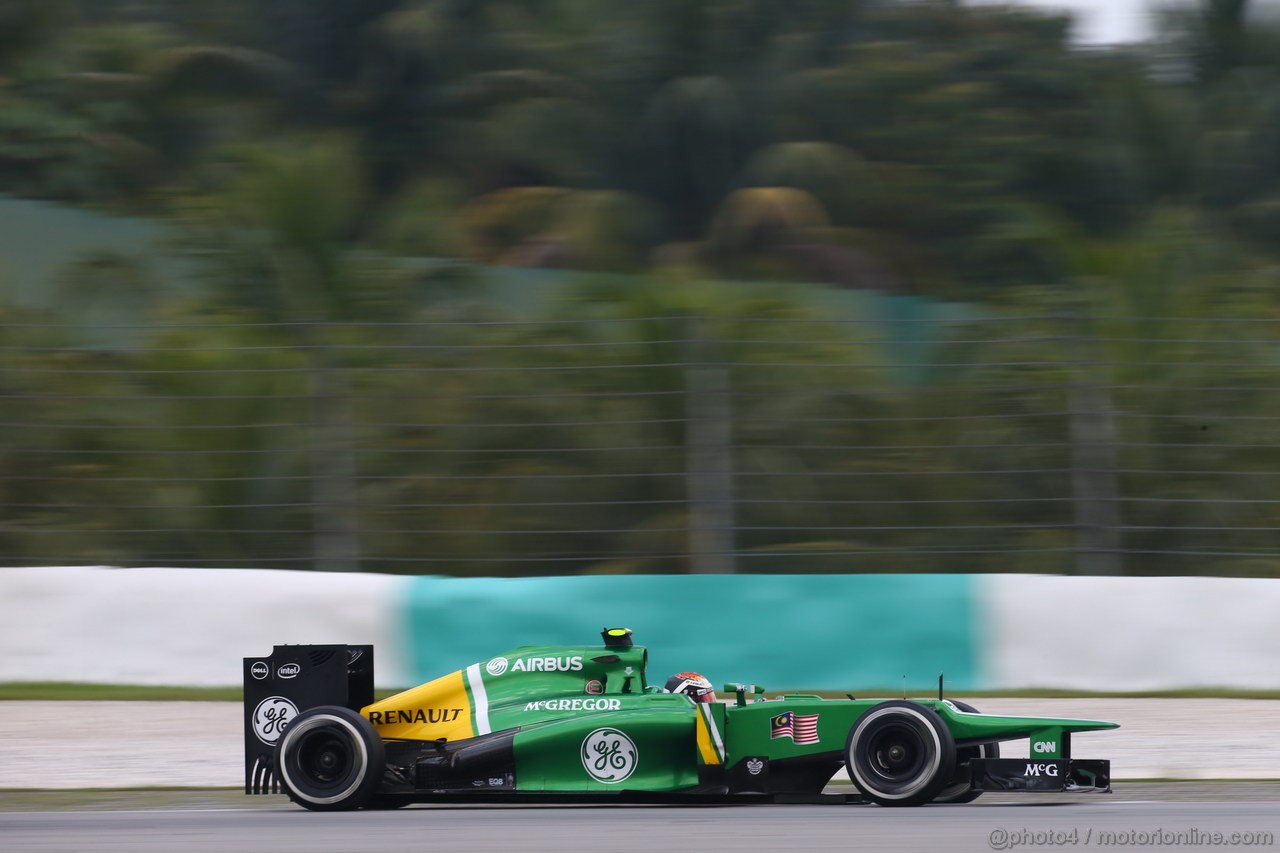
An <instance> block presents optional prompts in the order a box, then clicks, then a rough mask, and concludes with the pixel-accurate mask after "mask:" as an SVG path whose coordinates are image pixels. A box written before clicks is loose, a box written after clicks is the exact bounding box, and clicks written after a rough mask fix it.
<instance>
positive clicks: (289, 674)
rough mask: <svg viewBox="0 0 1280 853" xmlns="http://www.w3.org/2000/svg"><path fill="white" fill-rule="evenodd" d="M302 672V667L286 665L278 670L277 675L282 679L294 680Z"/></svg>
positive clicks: (291, 664) (292, 664) (293, 664)
mask: <svg viewBox="0 0 1280 853" xmlns="http://www.w3.org/2000/svg"><path fill="white" fill-rule="evenodd" d="M300 672H302V667H300V666H298V665H297V664H296V663H286V664H284V665H282V666H280V667H277V668H276V675H277V676H279V677H280V678H294V677H296V676H297V674H298V673H300Z"/></svg>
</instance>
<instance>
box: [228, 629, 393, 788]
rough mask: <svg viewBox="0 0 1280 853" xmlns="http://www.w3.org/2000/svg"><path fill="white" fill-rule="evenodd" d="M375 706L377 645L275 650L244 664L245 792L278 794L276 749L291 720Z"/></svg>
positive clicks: (247, 659)
mask: <svg viewBox="0 0 1280 853" xmlns="http://www.w3.org/2000/svg"><path fill="white" fill-rule="evenodd" d="M372 703H373V646H346V645H330V646H276V647H275V649H274V650H273V651H272V652H271V655H270V656H269V657H265V658H245V659H244V792H245V793H246V794H275V793H279V791H280V783H279V781H278V780H277V779H276V778H275V771H274V763H275V745H276V741H277V740H279V738H280V734H281V733H282V732H283V731H284V727H285V726H286V725H288V723H289V721H290V720H292V719H293V718H294V717H296V716H297V715H298V714H299V712H301V711H305V710H307V709H308V708H314V707H316V706H317V705H341V706H343V707H345V708H350V709H351V710H353V711H359V710H360V709H361V708H363V707H365V706H366V705H370V704H372Z"/></svg>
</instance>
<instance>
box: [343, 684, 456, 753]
mask: <svg viewBox="0 0 1280 853" xmlns="http://www.w3.org/2000/svg"><path fill="white" fill-rule="evenodd" d="M360 713H361V714H364V716H366V717H368V718H369V722H371V723H373V725H374V728H376V729H377V730H378V734H380V735H382V736H383V737H384V738H408V739H412V740H438V739H440V738H445V739H447V740H462V739H464V738H470V737H475V736H476V731H475V725H474V722H473V720H472V713H471V697H470V696H469V695H468V694H467V688H466V682H465V680H464V678H463V672H462V671H461V670H459V671H458V672H452V673H450V674H448V675H445V676H442V677H440V678H437V679H436V680H434V681H428V682H427V683H426V684H423V685H421V686H419V687H414V688H413V689H411V690H406V691H404V692H403V693H397V694H396V695H394V696H389V697H387V698H386V699H383V700H382V701H381V702H374V703H373V704H372V705H368V706H366V707H364V708H362V709H361V711H360Z"/></svg>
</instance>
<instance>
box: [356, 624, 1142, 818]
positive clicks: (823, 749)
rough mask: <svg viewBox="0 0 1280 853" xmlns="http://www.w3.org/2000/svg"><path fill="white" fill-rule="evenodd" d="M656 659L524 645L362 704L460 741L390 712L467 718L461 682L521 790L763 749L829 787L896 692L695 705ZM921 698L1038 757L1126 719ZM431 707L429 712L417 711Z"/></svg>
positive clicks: (739, 757) (686, 776)
mask: <svg viewBox="0 0 1280 853" xmlns="http://www.w3.org/2000/svg"><path fill="white" fill-rule="evenodd" d="M647 661H648V654H647V652H646V650H645V649H644V648H643V647H641V646H630V647H623V648H620V647H617V646H611V647H607V646H581V647H577V646H573V647H570V646H522V647H520V648H517V649H513V650H512V651H509V652H507V653H505V654H503V655H500V656H498V657H496V658H492V659H490V660H489V661H486V662H482V663H478V664H474V665H472V666H470V667H468V668H467V669H465V670H462V671H460V672H459V673H453V674H452V675H450V676H446V677H444V678H441V679H438V680H437V681H434V682H430V683H428V684H427V685H423V686H422V687H419V688H414V690H411V691H406V692H405V693H403V694H399V695H397V696H393V697H391V698H389V699H386V700H383V701H382V702H378V703H375V704H374V705H371V706H368V707H367V708H365V709H363V713H364V714H365V716H367V717H369V718H370V720H371V721H373V722H374V723H375V726H377V727H378V728H379V729H380V730H381V733H382V735H383V737H384V738H388V739H395V738H400V739H410V740H420V741H440V742H443V741H445V740H449V739H450V738H452V739H454V741H455V742H456V740H457V739H458V738H463V739H465V738H466V733H463V734H461V735H459V734H458V733H457V731H456V730H454V729H451V730H449V731H450V734H449V735H447V736H445V735H439V734H433V733H432V732H431V731H430V730H429V729H426V730H424V733H421V734H414V733H406V730H405V728H404V726H399V727H393V726H391V725H390V724H389V723H387V724H385V725H384V724H380V721H386V720H391V719H403V718H404V716H403V714H402V715H400V717H398V718H397V717H396V712H397V711H398V710H405V713H408V714H410V715H418V716H419V718H421V719H425V718H435V719H440V718H443V719H450V718H451V717H450V715H453V716H457V717H459V719H461V720H463V721H465V720H466V719H467V717H466V716H465V715H462V716H459V715H457V714H454V712H453V710H452V709H451V708H450V707H449V705H450V704H453V705H460V704H461V703H460V702H459V701H455V700H453V699H448V698H444V697H446V696H447V695H453V694H447V691H448V690H454V691H455V693H456V691H458V689H459V685H465V692H466V697H465V701H466V703H467V704H469V708H467V709H466V712H467V714H469V717H470V720H471V724H470V726H469V729H470V736H471V737H472V738H474V739H476V741H477V742H480V741H481V740H483V739H486V738H487V739H496V738H500V737H504V733H506V735H507V736H510V738H511V744H510V745H511V750H512V755H513V758H514V762H513V763H514V773H513V777H514V778H513V780H512V783H513V785H514V789H515V790H517V791H530V792H534V791H537V792H574V793H577V792H593V791H599V792H606V791H608V792H619V791H622V790H626V791H651V792H679V791H695V790H698V789H700V788H706V787H707V785H708V779H723V778H728V777H730V776H732V775H734V774H741V773H743V772H745V770H744V768H746V767H747V766H748V765H750V766H751V767H752V768H758V767H760V765H761V764H762V763H766V764H768V765H770V766H776V767H787V766H793V767H803V768H808V769H807V770H806V771H805V772H806V773H808V774H809V775H810V776H812V777H813V778H814V779H817V780H818V781H817V782H816V784H817V786H818V789H819V790H820V788H821V785H822V784H825V782H826V781H827V780H828V779H829V778H830V775H831V773H833V772H834V771H835V770H836V769H838V767H839V765H841V764H843V763H844V750H845V746H846V741H847V739H848V737H849V732H850V730H851V729H852V728H853V726H854V724H855V722H856V721H857V720H858V718H859V717H860V716H861V715H862V714H863V713H864V712H866V711H867V710H868V709H870V708H872V707H873V706H875V705H878V704H879V703H880V702H882V701H884V700H883V699H822V698H819V697H816V696H808V695H798V694H789V695H781V696H777V697H772V698H763V697H760V698H757V697H758V696H759V693H757V692H756V691H753V690H752V689H751V688H743V689H740V690H737V691H730V695H729V697H728V698H729V701H728V702H720V703H716V704H713V705H696V704H695V703H694V702H693V701H692V700H691V699H689V698H688V697H686V696H684V695H682V694H670V693H663V692H661V689H660V688H659V687H656V686H652V685H650V684H649V682H648V681H647V677H646V664H647ZM433 685H439V687H438V688H435V687H433ZM451 685H453V686H451ZM459 696H460V694H459ZM722 698H724V697H722ZM433 703H434V704H433ZM919 704H921V705H925V706H927V707H930V708H932V709H933V710H934V711H936V712H937V714H938V716H939V717H940V718H941V719H942V720H943V721H944V722H945V724H946V726H947V727H948V728H949V729H950V731H951V733H952V735H953V737H954V738H955V740H956V743H957V745H958V746H962V747H963V746H965V745H971V744H978V743H992V742H1000V741H1010V740H1020V739H1024V738H1026V739H1029V740H1030V741H1031V744H1032V752H1031V755H1032V757H1033V758H1042V759H1059V758H1067V757H1069V756H1068V755H1067V754H1066V750H1067V748H1068V747H1067V744H1068V742H1069V735H1070V734H1071V733H1074V732H1084V731H1094V730H1100V729H1110V728H1115V727H1116V725H1117V724H1115V723H1110V722H1103V721H1098V720H1073V719H1059V718H1042V717H1014V716H993V715H986V714H975V713H966V712H964V711H962V710H960V709H958V708H957V707H956V706H955V705H954V704H952V703H951V702H950V701H947V700H920V701H919ZM424 708H425V709H426V716H425V717H424V716H423V715H422V714H420V713H419V712H420V711H422V709H424ZM787 712H790V714H792V715H793V717H792V718H791V719H790V721H789V722H790V723H791V727H790V728H788V727H787V726H785V725H782V723H784V722H788V721H787V719H786V718H785V717H784V716H783V715H785V714H787ZM802 720H803V722H804V725H805V726H807V728H805V730H804V731H803V732H801V731H800V729H801V721H802ZM409 731H412V730H409ZM442 731H443V730H442ZM460 748H463V749H465V745H464V746H462V747H460ZM789 759H790V760H793V761H791V762H790V764H788V760H789ZM775 762H782V764H774V763H775ZM750 772H752V773H759V772H761V771H760V770H758V769H752V770H751V771H750ZM744 778H745V777H744ZM494 781H497V780H494ZM482 783H483V782H482ZM806 784H807V783H806Z"/></svg>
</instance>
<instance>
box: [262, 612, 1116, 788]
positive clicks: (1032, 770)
mask: <svg viewBox="0 0 1280 853" xmlns="http://www.w3.org/2000/svg"><path fill="white" fill-rule="evenodd" d="M603 638H604V643H603V645H602V646H522V647H520V648H518V649H514V650H512V651H509V652H506V653H505V654H502V655H500V656H498V657H494V658H491V659H490V660H488V661H486V662H483V663H476V664H472V665H471V666H469V667H467V668H466V669H464V670H459V671H457V672H452V673H450V674H448V675H445V676H442V677H440V678H437V679H435V680H434V681H429V682H427V683H426V684H423V685H421V686H419V687H415V688H412V689H410V690H406V691H405V692H403V693H399V694H397V695H395V696H391V697H390V698H387V699H383V700H381V701H376V702H375V701H374V695H373V647H372V646H345V645H326V646H276V647H275V651H274V652H273V653H272V654H271V656H270V657H267V658H245V661H244V696H245V704H244V712H245V793H247V794H266V793H278V792H279V791H280V789H281V788H283V789H284V792H285V793H286V794H288V796H289V798H290V799H292V800H293V801H294V802H296V803H298V804H299V805H301V806H303V807H304V808H308V809H315V810H340V809H354V808H360V807H364V808H396V807H399V806H402V805H407V804H409V803H411V802H427V801H432V800H457V799H471V800H475V799H483V800H508V799H513V798H514V799H519V800H527V799H539V798H552V799H556V798H558V799H564V798H566V797H568V798H572V799H578V800H588V801H592V802H600V801H601V800H602V799H604V800H608V799H609V798H613V799H614V800H621V799H629V800H637V799H638V800H650V801H654V800H657V801H664V802H666V801H681V800H695V801H706V800H721V801H723V800H734V801H741V800H747V801H751V800H756V801H762V800H764V801H773V802H779V801H781V802H796V801H803V802H822V801H830V800H837V801H841V802H845V801H854V802H861V801H870V802H873V803H879V804H880V805H884V806H918V805H922V804H924V803H965V802H970V801H971V800H973V799H975V798H977V797H978V796H979V795H981V793H982V792H983V791H988V790H1001V791H1102V792H1105V791H1110V790H1111V763H1110V762H1109V761H1105V760H1096V759H1089V760H1085V759H1078V758H1073V757H1072V755H1071V734H1072V732H1083V731H1093V730H1098V729H1111V728H1116V727H1117V724H1115V723H1108V722H1101V721H1095V720H1069V719H1057V718H1047V717H1001V716H992V715H987V714H980V713H978V712H977V711H976V710H974V709H973V708H971V707H969V706H968V705H965V704H964V703H963V702H957V701H952V700H947V699H943V698H941V696H940V697H939V698H938V699H936V700H933V699H930V700H910V701H908V700H880V699H854V698H852V697H850V698H849V699H822V698H820V697H818V696H812V695H805V694H784V695H780V696H776V697H773V698H769V699H765V698H763V693H764V689H763V688H761V687H758V686H754V685H744V684H730V685H726V686H725V690H726V691H727V693H728V694H729V695H731V696H732V697H733V698H732V700H731V701H729V702H714V701H697V700H698V699H702V700H706V699H710V698H713V697H714V694H711V695H703V696H700V697H696V698H695V697H692V696H690V695H688V694H687V693H684V692H674V693H669V692H666V691H664V690H663V689H662V688H660V687H657V686H651V685H650V684H649V683H648V681H647V680H646V677H645V664H646V662H647V659H648V653H647V652H646V651H645V649H644V648H643V647H641V646H636V645H633V643H632V640H631V632H630V631H629V630H627V629H624V628H614V629H608V630H605V631H604V632H603ZM1023 738H1028V739H1030V741H1031V749H1030V754H1031V755H1032V756H1033V757H1032V758H1030V759H1002V758H1000V757H999V756H1000V750H999V746H998V744H999V743H1001V742H1003V741H1010V740H1018V739H1023ZM841 767H847V768H848V771H849V777H850V778H851V779H852V781H853V784H854V785H855V786H857V790H858V792H859V795H852V796H844V795H829V794H828V795H824V794H823V789H824V787H826V785H827V783H828V782H829V781H830V780H831V777H832V775H833V774H835V773H836V772H837V771H838V770H840V768H841Z"/></svg>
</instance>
